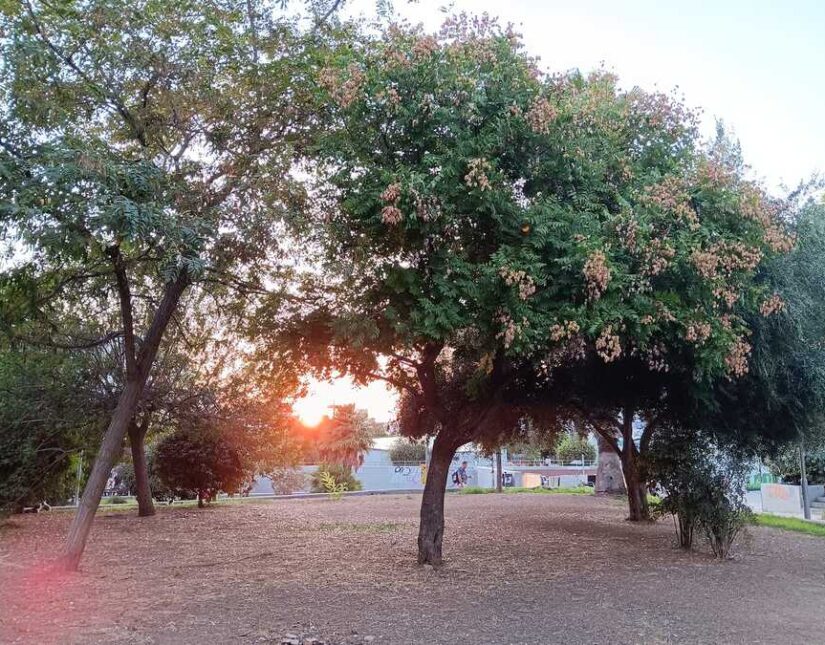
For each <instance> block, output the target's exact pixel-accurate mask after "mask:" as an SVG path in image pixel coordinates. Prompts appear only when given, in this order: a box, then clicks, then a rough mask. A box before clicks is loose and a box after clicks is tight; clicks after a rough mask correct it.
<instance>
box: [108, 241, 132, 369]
mask: <svg viewBox="0 0 825 645" xmlns="http://www.w3.org/2000/svg"><path fill="white" fill-rule="evenodd" d="M106 253H107V254H108V256H109V258H111V260H112V266H113V267H114V270H115V282H116V284H117V293H118V297H119V298H120V318H121V322H122V323H123V346H124V350H125V354H126V376H127V378H129V379H132V378H134V377H135V376H137V353H136V350H135V323H134V318H133V313H132V293H131V290H130V289H129V277H128V275H127V274H126V262H125V261H124V260H123V255H122V254H121V253H120V247H119V246H118V245H114V246H110V247H109V248H107V249H106Z"/></svg>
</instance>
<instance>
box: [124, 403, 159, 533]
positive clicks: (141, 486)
mask: <svg viewBox="0 0 825 645" xmlns="http://www.w3.org/2000/svg"><path fill="white" fill-rule="evenodd" d="M148 429H149V423H148V419H147V420H145V421H144V422H143V423H140V424H138V423H135V422H134V420H133V421H132V422H131V423H130V424H129V446H130V448H131V449H132V464H133V465H134V468H135V488H136V489H137V490H136V491H135V492H136V497H137V503H138V515H139V516H140V517H150V516H152V515H154V514H155V505H154V503H153V502H152V488H151V487H150V485H149V468H148V466H147V464H146V449H145V439H146V431H147V430H148Z"/></svg>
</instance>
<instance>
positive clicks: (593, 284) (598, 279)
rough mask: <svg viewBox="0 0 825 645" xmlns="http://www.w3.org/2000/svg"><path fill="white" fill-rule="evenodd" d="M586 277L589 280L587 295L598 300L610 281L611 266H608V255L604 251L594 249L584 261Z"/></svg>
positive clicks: (583, 271)
mask: <svg viewBox="0 0 825 645" xmlns="http://www.w3.org/2000/svg"><path fill="white" fill-rule="evenodd" d="M582 273H584V278H585V280H586V282H587V297H588V298H589V299H590V300H598V299H599V298H601V296H602V294H603V293H604V292H605V290H606V289H607V285H608V284H609V283H610V278H611V273H610V267H608V266H607V257H606V256H605V254H604V251H601V250H597V251H593V252H592V253H591V254H590V256H589V257H588V258H587V261H586V262H585V263H584V269H583V270H582Z"/></svg>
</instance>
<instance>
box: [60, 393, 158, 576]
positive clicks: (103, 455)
mask: <svg viewBox="0 0 825 645" xmlns="http://www.w3.org/2000/svg"><path fill="white" fill-rule="evenodd" d="M143 385H144V382H141V381H129V382H127V383H126V387H125V388H124V389H123V392H122V393H121V395H120V399H119V400H118V403H117V407H116V408H115V411H114V414H113V415H112V419H111V421H110V422H109V427H108V428H107V429H106V434H105V435H103V441H102V442H101V444H100V449H99V450H98V453H97V457H96V458H95V463H94V465H93V466H92V472H91V473H89V479H88V480H87V481H86V488H84V489H83V496H82V497H81V498H80V504H79V505H78V507H77V513H76V514H75V516H74V520H73V521H72V525H71V527H70V528H69V535H68V537H67V538H66V548H65V551H64V553H63V563H64V565H65V567H66V568H67V569H69V570H71V571H74V570H76V569H77V567H78V565H79V564H80V557H81V556H82V555H83V549H84V548H85V547H86V539H87V538H88V537H89V531H90V530H91V528H92V521H93V520H94V516H95V513H96V512H97V507H98V506H99V505H100V498H101V497H102V496H103V491H104V490H105V488H106V482H107V481H108V480H109V473H111V471H112V468H113V467H114V465H115V463H117V460H118V458H119V457H120V455H121V454H122V451H123V439H124V438H125V437H126V433H127V431H128V429H129V423H130V422H131V420H132V417H133V416H134V414H135V410H136V409H137V405H138V401H139V400H140V396H141V394H142V393H143Z"/></svg>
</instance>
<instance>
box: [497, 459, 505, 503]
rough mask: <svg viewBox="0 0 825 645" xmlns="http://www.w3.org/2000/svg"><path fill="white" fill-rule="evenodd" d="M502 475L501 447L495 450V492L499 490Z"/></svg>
mask: <svg viewBox="0 0 825 645" xmlns="http://www.w3.org/2000/svg"><path fill="white" fill-rule="evenodd" d="M503 477H504V473H502V472H501V448H499V449H498V450H497V451H496V492H497V493H500V492H501V487H502V484H503V482H502V481H501V480H502V479H503Z"/></svg>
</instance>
